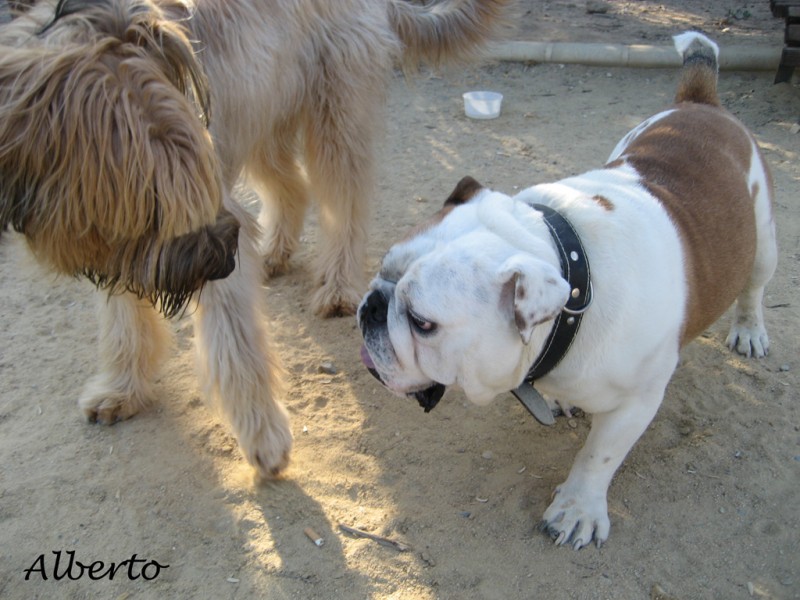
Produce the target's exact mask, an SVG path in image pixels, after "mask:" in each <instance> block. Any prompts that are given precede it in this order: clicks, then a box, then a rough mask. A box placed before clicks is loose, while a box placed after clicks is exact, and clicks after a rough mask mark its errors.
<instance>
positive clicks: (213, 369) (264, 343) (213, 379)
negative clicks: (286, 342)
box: [194, 202, 292, 477]
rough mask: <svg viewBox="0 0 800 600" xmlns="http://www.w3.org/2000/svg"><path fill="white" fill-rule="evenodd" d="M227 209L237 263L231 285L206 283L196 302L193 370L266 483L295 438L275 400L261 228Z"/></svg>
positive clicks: (233, 207)
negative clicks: (235, 225)
mask: <svg viewBox="0 0 800 600" xmlns="http://www.w3.org/2000/svg"><path fill="white" fill-rule="evenodd" d="M227 208H228V209H229V210H230V211H231V212H233V213H234V214H235V215H236V216H237V217H238V219H239V222H240V223H241V224H242V227H241V229H240V233H239V259H238V264H237V266H236V269H235V270H234V271H233V273H232V274H231V275H230V276H229V277H227V278H226V279H223V280H219V281H212V282H209V283H207V284H206V286H205V287H204V288H203V291H202V293H201V295H200V300H199V304H198V309H197V311H196V312H195V314H194V322H195V335H196V338H197V352H198V361H199V362H198V370H199V371H200V376H201V378H204V379H205V384H206V388H207V391H208V394H209V396H210V397H211V398H212V399H213V400H215V401H216V404H217V405H218V407H219V408H220V409H221V411H222V413H223V414H224V416H225V417H226V418H227V420H228V421H229V422H230V424H231V427H232V429H233V433H234V435H235V436H236V438H237V439H238V442H239V445H240V447H241V449H242V451H243V453H244V455H245V457H246V458H247V460H248V462H250V464H251V465H253V467H255V469H256V470H257V471H258V472H259V474H260V475H262V476H265V477H270V476H274V475H276V474H277V473H278V472H280V471H281V470H282V469H283V468H284V467H286V465H287V464H288V462H289V452H290V450H291V447H292V433H291V430H290V428H289V417H288V414H287V412H286V409H285V408H284V407H283V405H282V404H281V403H280V401H279V400H278V397H279V396H280V394H281V392H282V387H281V380H280V373H281V369H280V366H279V365H278V363H277V361H276V359H275V358H274V357H273V355H272V353H271V352H270V348H269V345H268V340H267V332H266V327H265V325H266V323H265V317H264V311H263V299H262V295H263V292H264V290H263V287H262V285H261V280H262V278H261V273H262V272H261V259H260V257H259V254H258V251H257V248H256V239H257V237H256V234H257V229H258V228H257V225H256V223H255V219H254V218H253V217H252V216H251V215H249V214H248V213H247V212H246V211H245V210H244V209H243V208H242V207H241V206H239V205H238V204H236V203H234V202H228V205H227Z"/></svg>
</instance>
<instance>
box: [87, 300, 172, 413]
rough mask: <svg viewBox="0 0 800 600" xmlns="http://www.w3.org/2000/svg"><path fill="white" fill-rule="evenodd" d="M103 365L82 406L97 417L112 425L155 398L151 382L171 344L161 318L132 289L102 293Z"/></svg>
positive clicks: (89, 384)
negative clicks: (129, 292) (116, 293)
mask: <svg viewBox="0 0 800 600" xmlns="http://www.w3.org/2000/svg"><path fill="white" fill-rule="evenodd" d="M98 299H99V302H98V311H99V317H100V319H99V320H100V332H99V340H98V342H99V355H98V362H99V365H100V367H99V369H98V371H97V374H95V375H94V376H93V377H92V378H91V379H90V380H89V381H88V382H87V384H86V387H85V388H84V390H83V393H82V394H81V397H80V399H79V401H78V405H79V406H80V407H81V409H83V412H84V413H85V414H86V417H87V418H88V419H89V420H90V421H93V422H95V421H96V422H98V423H105V424H112V423H115V422H116V421H121V420H123V419H127V418H129V417H132V416H133V415H135V414H136V413H138V412H139V411H140V410H142V409H143V408H145V407H147V406H148V405H149V404H150V403H151V402H152V399H153V390H152V386H153V382H154V381H155V378H156V376H157V375H158V372H159V369H160V367H161V365H162V364H163V360H164V356H165V354H166V351H167V350H168V349H169V347H170V342H171V334H170V331H169V329H168V327H167V324H166V322H165V321H164V319H163V317H162V316H161V315H160V314H159V313H158V312H156V311H155V310H154V309H153V306H152V304H150V302H148V301H147V300H140V299H138V298H137V297H136V296H135V295H133V294H127V293H126V294H121V295H113V296H109V295H108V294H107V293H106V292H103V291H100V292H98Z"/></svg>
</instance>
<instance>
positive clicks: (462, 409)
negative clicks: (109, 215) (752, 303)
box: [0, 0, 800, 600]
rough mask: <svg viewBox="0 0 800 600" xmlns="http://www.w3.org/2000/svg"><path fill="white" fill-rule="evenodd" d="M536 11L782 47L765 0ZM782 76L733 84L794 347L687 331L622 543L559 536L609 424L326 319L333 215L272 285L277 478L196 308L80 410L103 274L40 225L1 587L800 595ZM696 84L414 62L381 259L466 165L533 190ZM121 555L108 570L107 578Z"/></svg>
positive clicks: (557, 24) (790, 109)
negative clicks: (428, 405)
mask: <svg viewBox="0 0 800 600" xmlns="http://www.w3.org/2000/svg"><path fill="white" fill-rule="evenodd" d="M526 5H529V6H530V7H531V9H530V11H528V12H527V14H526V15H525V16H524V18H523V19H522V22H521V24H520V30H519V32H517V34H516V35H515V37H516V39H527V40H536V41H548V40H554V41H594V42H613V43H649V44H657V45H666V44H669V35H671V34H673V33H676V32H678V31H680V30H682V29H684V28H686V27H688V26H697V27H701V28H703V29H704V30H705V31H706V32H707V33H709V34H711V35H712V36H713V37H715V38H716V39H718V40H719V41H720V43H721V44H723V45H739V46H746V45H750V46H755V45H758V44H770V45H774V46H776V47H780V45H781V44H782V22H781V21H780V20H778V19H774V18H773V17H772V16H771V14H770V13H769V9H768V6H767V2H766V1H765V0H759V1H758V2H755V1H753V2H727V1H726V2H715V3H700V2H693V1H690V0H683V1H677V0H676V1H672V0H666V1H664V2H662V3H660V4H654V3H649V2H612V3H609V5H607V7H606V8H607V9H608V10H607V12H606V13H605V14H588V13H587V11H586V6H585V4H584V3H583V2H580V1H579V2H574V3H569V2H549V3H538V2H537V3H534V2H530V3H526ZM701 5H702V6H711V5H714V7H713V8H701ZM717 5H719V6H717ZM745 11H746V12H747V13H749V16H748V15H746V14H745ZM737 17H738V18H737ZM745 17H746V18H745ZM773 76H774V73H773V72H761V73H729V72H723V73H722V75H721V79H720V92H721V97H722V101H723V104H724V105H725V106H726V107H727V108H728V109H730V110H731V111H732V112H733V113H734V114H736V115H737V116H738V117H739V118H740V119H741V120H742V121H743V122H744V123H745V124H747V125H748V126H749V127H750V128H751V129H752V130H753V132H754V133H755V135H756V137H757V138H758V140H759V142H760V143H761V145H762V147H763V148H764V151H765V155H766V158H767V160H768V161H769V163H770V165H771V167H772V169H773V173H774V177H775V183H776V190H777V202H776V207H775V211H776V216H777V223H778V235H779V244H780V263H779V267H778V271H777V274H776V275H775V278H774V279H773V281H772V282H771V283H770V285H769V287H768V289H767V295H766V298H765V305H766V309H765V313H766V322H767V327H768V329H769V331H770V336H771V341H772V348H771V352H770V355H769V356H768V357H767V358H765V359H763V360H758V361H756V360H748V359H744V358H741V357H739V356H736V355H734V354H732V353H731V352H729V351H728V349H727V348H726V347H725V346H724V338H725V334H726V332H727V327H728V319H727V317H726V318H723V319H722V320H721V321H720V322H719V323H717V324H716V325H714V326H713V327H712V328H711V329H710V330H709V331H708V332H706V333H705V334H703V335H702V336H701V337H700V338H699V339H697V340H696V341H695V342H693V343H692V344H691V345H690V346H688V347H687V348H686V349H685V351H684V352H683V355H682V361H681V365H680V367H679V368H678V370H677V371H676V373H675V375H674V377H673V379H672V382H671V384H670V385H669V388H668V389H667V394H666V398H665V401H664V403H663V405H662V407H661V410H660V411H659V413H658V415H657V417H656V418H655V420H654V421H653V423H652V425H651V426H650V427H649V429H648V430H647V432H646V433H645V435H644V436H643V437H642V439H641V440H640V441H639V443H638V444H637V445H636V446H635V447H634V449H633V451H632V452H631V454H630V455H629V456H628V458H627V460H626V461H625V463H624V464H623V466H622V467H621V469H620V471H619V472H618V473H617V475H616V477H615V479H614V481H613V483H612V485H611V488H610V491H609V510H610V517H611V523H612V530H611V537H610V539H609V541H608V543H607V544H606V545H605V546H604V547H603V548H602V549H600V550H597V549H595V548H587V549H584V550H582V551H580V552H574V551H572V550H568V549H565V548H556V547H554V546H553V545H552V542H551V541H550V540H549V539H548V538H547V537H545V536H544V535H543V534H541V533H539V532H538V531H536V529H535V526H536V523H537V522H538V520H539V519H540V517H541V514H542V512H543V511H544V509H545V508H546V507H547V505H548V503H549V497H550V494H551V492H552V490H553V488H554V486H555V485H557V484H558V483H560V482H561V481H562V480H563V479H564V478H565V477H566V474H567V471H568V469H569V467H570V465H571V463H572V459H573V457H574V454H575V452H576V451H577V449H578V448H579V447H580V446H581V444H582V442H583V440H584V438H585V436H586V434H587V431H588V429H589V424H590V419H589V418H588V417H576V418H572V419H564V418H562V419H559V420H557V422H556V425H555V426H553V427H551V428H545V427H543V426H540V425H538V424H537V423H536V422H535V421H534V420H533V419H532V418H531V417H529V416H528V414H527V413H526V412H525V411H524V409H523V408H522V407H521V406H520V405H518V404H517V402H516V400H514V399H513V397H512V396H510V395H508V394H506V395H502V396H500V397H498V398H497V400H496V401H495V402H494V403H493V404H491V405H490V406H488V407H484V408H481V407H477V406H472V405H470V404H469V403H468V402H467V401H466V400H465V398H464V397H463V396H462V395H461V394H460V393H458V392H454V391H451V392H448V394H447V395H446V396H445V398H444V399H443V400H442V401H441V403H440V404H439V406H438V407H437V408H436V410H434V411H433V412H431V413H430V414H424V413H423V412H422V410H421V409H420V408H419V407H418V406H417V405H416V403H415V402H413V401H410V400H402V399H399V398H395V397H393V396H391V395H390V394H389V393H388V392H387V391H385V390H384V389H382V388H381V387H380V385H379V384H378V383H377V382H376V381H375V380H374V379H373V378H372V377H371V376H370V375H369V374H368V373H367V371H366V370H364V369H363V367H362V365H361V363H360V359H359V348H360V345H361V340H360V336H359V333H358V330H357V328H356V325H355V321H354V319H352V318H342V319H334V320H321V319H319V318H316V317H314V316H313V314H312V313H311V311H310V308H309V297H310V295H311V291H312V289H311V278H310V269H309V264H310V262H311V257H312V255H313V252H314V247H315V239H316V237H317V226H316V218H315V215H313V214H311V215H309V219H308V223H307V227H306V231H305V234H304V244H303V247H302V249H301V251H300V252H299V253H298V254H297V256H296V257H295V258H294V259H293V263H292V264H293V269H292V271H291V273H290V274H288V275H286V276H283V277H280V278H277V279H274V280H271V281H269V282H268V283H267V284H266V287H265V289H264V294H265V295H266V298H267V301H268V304H269V309H270V312H269V320H270V323H271V326H270V330H271V333H272V342H273V344H274V346H275V349H276V351H277V353H278V354H279V355H280V357H281V360H282V362H283V364H284V366H285V369H286V379H287V382H288V386H287V387H288V392H287V396H286V398H285V402H286V405H287V406H288V409H289V412H290V413H291V416H292V423H293V425H292V427H293V432H294V435H295V450H294V454H293V459H292V463H291V466H290V467H289V469H288V471H287V473H286V474H285V476H284V477H283V478H282V479H280V480H278V481H275V482H272V483H268V484H258V483H256V482H255V481H254V479H253V473H252V471H251V469H250V468H249V467H248V466H247V464H246V463H245V462H244V460H243V459H242V457H241V455H240V454H239V451H238V449H237V447H236V444H235V441H234V439H233V438H232V436H231V435H230V434H229V432H228V430H227V428H226V426H225V424H224V422H223V421H222V420H221V419H220V418H219V417H218V416H217V415H216V414H215V413H214V411H213V410H211V409H210V408H209V407H207V406H206V405H205V403H204V401H203V399H202V398H201V396H200V392H199V389H198V386H197V383H196V380H195V378H194V374H193V367H194V365H193V352H192V327H191V323H190V321H189V320H188V319H183V320H178V321H176V322H175V323H174V326H175V331H176V344H175V351H174V353H173V354H172V356H171V358H170V360H169V361H168V363H167V364H166V365H165V368H164V373H163V376H162V377H161V379H160V381H159V384H158V388H157V389H158V394H159V397H158V399H157V403H156V406H155V407H154V408H153V409H152V410H150V411H148V412H146V413H143V414H140V415H138V416H136V417H135V418H133V419H131V420H129V421H126V422H124V423H119V424H117V425H115V426H113V427H105V426H98V425H90V424H88V423H86V422H85V421H84V420H83V417H82V415H81V413H80V411H79V410H78V408H77V405H76V400H77V397H78V395H79V393H80V391H81V388H82V386H83V383H84V381H85V380H86V379H87V378H88V377H89V375H90V374H91V373H92V371H93V368H94V365H95V363H96V355H95V352H96V349H95V341H96V332H97V326H96V322H95V315H94V292H93V289H92V286H91V285H90V284H89V283H88V282H84V281H77V280H71V279H60V278H54V277H52V276H50V275H48V274H47V273H45V272H43V271H41V270H40V269H38V268H37V267H36V266H35V265H34V264H33V263H32V261H31V259H30V258H29V257H28V255H27V251H26V249H25V246H24V243H23V242H22V240H21V239H20V237H19V236H17V235H16V234H6V235H3V237H2V240H0V542H1V543H0V597H2V598H7V599H29V598H48V599H49V598H76V599H77V598H104V599H118V600H121V599H128V598H130V599H134V598H137V599H138V598H159V599H160V598H181V599H182V598H186V599H188V598H219V599H223V598H257V597H258V598H269V599H271V600H272V599H274V600H278V599H282V598H302V599H312V598H342V599H363V598H376V599H378V598H380V599H383V598H392V599H407V598H413V599H420V600H428V599H434V598H442V599H450V598H453V599H495V598H496V599H513V598H537V599H538V598H541V599H547V600H549V599H553V600H559V599H568V598H569V599H572V598H577V599H595V598H596V599H602V598H610V599H616V600H628V599H630V600H633V599H642V598H671V599H681V600H689V599H698V598H709V599H712V598H713V599H734V598H750V597H754V598H770V599H778V598H787V599H788V598H800V501H799V500H798V494H799V492H800V408H798V406H799V405H798V400H799V399H800V398H799V396H800V392H799V391H798V390H799V389H800V387H799V385H798V379H799V377H798V376H799V375H800V362H799V361H798V351H797V347H798V340H799V339H800V303H798V300H797V287H798V284H800V223H799V222H798V219H799V218H800V210H799V209H798V198H800V161H799V160H798V159H799V158H800V157H798V154H799V153H800V134H798V133H797V129H798V126H797V122H798V117H799V116H800V110H799V108H800V104H798V99H799V97H800V89H798V84H797V76H796V77H795V80H794V82H793V83H790V84H781V85H777V86H774V85H773V83H772V79H773ZM675 78H676V72H675V71H674V70H646V69H642V70H632V69H621V68H605V67H603V68H592V67H585V66H577V65H573V66H565V65H558V64H548V65H526V64H484V65H480V66H475V67H471V68H468V69H464V70H455V71H452V72H447V73H444V74H438V75H435V76H434V75H426V74H423V75H421V76H420V77H418V78H417V79H416V80H415V81H413V82H412V83H411V85H409V83H407V82H406V81H404V80H403V79H402V77H400V76H397V77H396V78H395V79H394V81H393V83H392V87H391V98H390V103H389V109H388V112H387V119H386V134H385V141H384V143H383V144H382V146H381V149H380V159H381V160H380V176H379V182H378V188H377V190H376V194H375V204H374V209H373V219H372V229H371V231H372V233H371V237H370V243H369V257H370V258H369V268H370V270H371V271H372V270H374V269H375V267H376V266H377V264H378V261H379V260H380V257H381V256H382V254H383V252H385V251H386V249H387V248H388V246H389V245H390V243H391V242H392V241H393V240H394V239H396V238H397V237H398V236H399V235H401V233H402V231H403V230H405V229H406V228H407V227H410V226H412V225H414V224H415V223H417V222H418V221H419V220H420V219H421V218H423V217H424V216H426V215H428V214H430V213H432V212H434V211H435V210H436V209H437V208H438V207H439V205H440V203H441V202H442V201H443V200H444V198H445V197H446V196H447V195H448V193H449V192H450V190H451V189H452V187H453V186H454V185H455V183H456V182H457V181H458V180H459V179H460V178H461V176H463V175H466V174H470V175H472V176H473V177H475V178H477V179H479V180H480V181H482V182H483V183H484V184H486V185H489V186H492V187H494V188H496V189H499V190H502V191H505V192H507V193H512V192H514V191H516V190H518V189H520V188H522V187H525V186H529V185H532V184H535V183H541V182H544V181H549V180H554V179H558V178H561V177H564V176H567V175H571V174H575V173H578V172H581V171H583V170H586V169H588V168H591V167H595V166H599V165H600V164H602V162H603V161H604V159H605V157H606V156H607V155H608V153H609V151H610V150H611V149H612V148H613V147H614V145H615V143H616V141H617V140H618V139H619V138H620V137H621V136H622V135H623V134H624V133H625V132H626V131H627V130H628V129H629V128H630V127H632V126H633V125H635V124H636V123H637V122H638V121H640V120H641V119H643V118H644V117H646V116H648V115H649V114H651V113H654V112H656V111H658V110H660V109H661V108H662V107H663V106H665V105H666V104H668V103H669V101H670V99H671V95H672V93H673V89H674V88H673V86H674V83H675ZM472 89H491V90H496V91H500V92H502V93H503V94H504V95H505V102H504V106H503V113H502V115H501V117H500V118H499V119H497V120H493V121H472V120H468V119H467V118H466V117H465V116H464V115H463V108H462V104H461V94H462V92H464V91H467V90H472ZM731 235H736V233H735V232H731ZM620 351H621V352H622V351H624V349H620ZM327 363H330V364H327ZM331 366H332V369H331V368H329V367H331ZM339 524H344V525H347V526H350V527H355V528H358V529H361V530H364V531H367V532H369V533H371V534H374V535H378V536H383V537H386V538H389V539H391V540H394V541H397V542H401V543H403V544H406V545H408V546H409V548H408V549H406V551H400V550H399V549H398V548H397V547H392V546H385V545H381V544H379V543H377V542H376V541H374V540H371V539H363V538H355V537H352V536H351V535H348V534H345V533H343V532H342V531H341V530H340V529H339ZM306 528H311V529H313V530H314V531H315V532H316V534H317V536H315V537H319V538H322V540H323V544H322V545H321V546H317V545H315V544H314V543H313V542H312V540H311V539H310V538H309V537H308V536H307V535H306V533H304V530H305V529H306ZM57 552H60V553H61V554H60V556H61V572H60V574H61V575H63V572H64V571H65V564H66V563H67V562H68V561H69V559H70V554H68V553H70V552H73V553H74V555H72V556H73V558H74V561H80V562H81V563H84V564H85V565H89V564H91V563H93V562H95V561H102V562H103V563H104V565H102V566H99V565H96V566H95V567H94V569H95V570H94V571H93V572H91V573H90V569H89V568H86V569H85V570H84V572H83V573H82V576H81V577H78V578H76V579H74V580H70V579H69V576H66V577H63V578H61V579H60V580H56V579H55V577H54V574H53V566H54V565H53V563H54V561H55V558H56V554H54V553H57ZM40 557H42V558H40ZM110 563H115V565H116V567H117V568H118V571H117V574H116V576H115V577H114V578H113V579H112V580H109V578H108V577H107V576H105V577H101V578H99V579H96V580H92V579H91V578H90V575H91V574H92V573H93V574H94V575H99V574H102V573H103V569H106V570H107V569H108V567H109V566H110ZM156 563H157V565H156ZM158 565H161V567H160V568H159V567H158ZM166 565H168V566H166ZM26 570H27V572H28V573H29V574H30V577H29V578H28V580H27V581H26V579H25V576H26ZM43 570H45V571H46V573H47V574H48V579H47V580H46V581H45V580H43V577H42V572H43ZM79 572H80V569H79V568H78V566H77V563H74V564H73V568H72V571H70V574H71V575H73V576H77V575H78V574H79Z"/></svg>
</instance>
